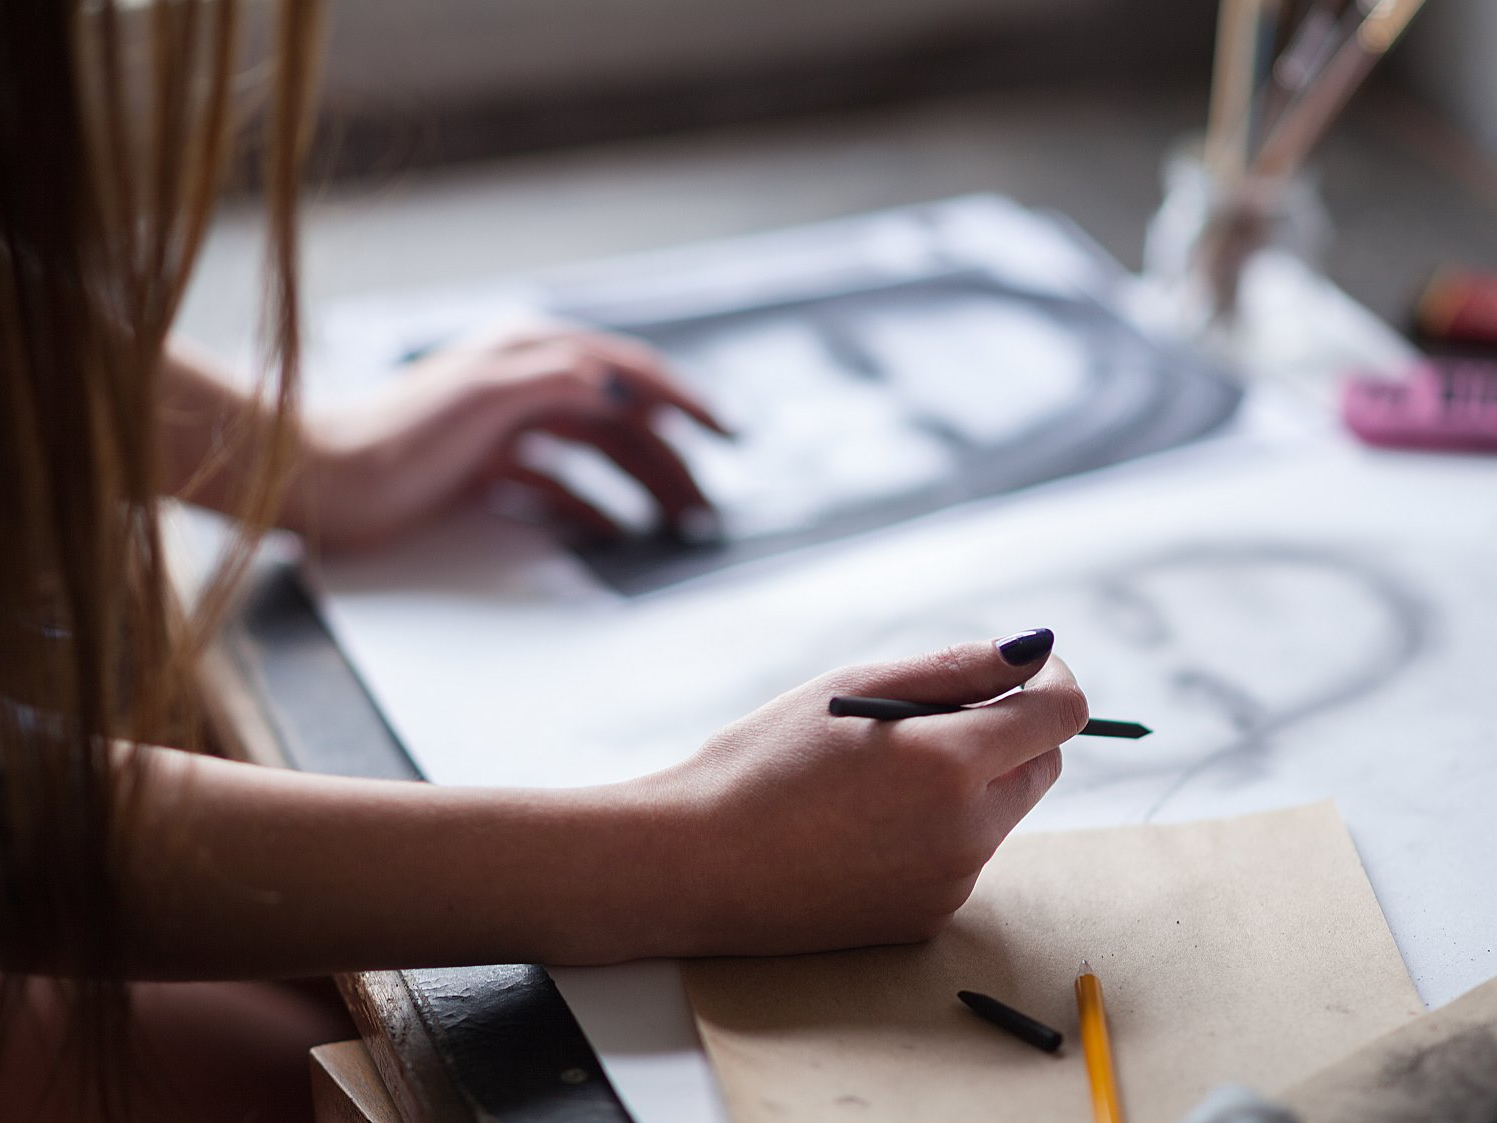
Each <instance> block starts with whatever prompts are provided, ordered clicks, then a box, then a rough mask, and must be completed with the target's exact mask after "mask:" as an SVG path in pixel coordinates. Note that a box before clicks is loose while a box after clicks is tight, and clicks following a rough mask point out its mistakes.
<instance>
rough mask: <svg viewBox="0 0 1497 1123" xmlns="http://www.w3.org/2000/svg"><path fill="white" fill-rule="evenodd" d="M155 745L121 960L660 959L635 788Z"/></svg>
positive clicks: (664, 876) (147, 969) (663, 904)
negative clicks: (356, 771) (328, 773)
mask: <svg viewBox="0 0 1497 1123" xmlns="http://www.w3.org/2000/svg"><path fill="white" fill-rule="evenodd" d="M146 751H147V752H148V753H150V754H151V762H150V767H149V770H148V775H147V780H146V783H145V786H144V788H143V789H142V795H143V798H142V800H141V803H140V806H139V818H140V822H139V824H138V826H139V828H140V829H138V830H136V831H134V832H133V834H132V838H133V842H132V848H131V851H130V860H129V864H128V866H127V869H126V873H125V876H126V885H125V899H126V900H129V901H132V902H133V903H134V904H133V908H132V919H131V933H130V937H129V939H128V940H127V946H128V949H129V959H130V967H129V970H130V973H131V974H132V975H135V976H137V977H141V978H197V979H201V978H213V977H227V978H246V977H289V976H296V975H308V974H324V973H328V972H334V971H348V970H366V969H379V968H396V967H411V966H441V965H455V964H473V963H492V962H534V961H545V962H605V961H610V960H619V959H625V958H630V957H634V956H639V955H648V954H657V953H659V952H660V951H661V950H663V949H662V948H660V947H658V946H657V945H656V933H658V932H659V931H661V930H663V929H668V928H670V927H671V926H672V921H671V920H670V918H669V917H668V916H667V915H666V912H667V911H668V906H669V901H670V898H671V892H670V890H671V888H672V882H673V877H672V870H671V866H672V859H671V854H670V851H669V849H668V848H667V847H666V846H665V845H663V843H664V842H665V840H666V839H667V838H668V837H670V836H672V835H674V836H675V837H678V838H679V837H680V834H679V831H676V832H671V831H668V830H667V829H666V824H665V822H664V812H662V811H661V810H660V809H659V808H658V807H652V806H651V805H650V803H649V802H648V801H647V800H646V799H644V798H643V793H642V792H638V791H637V790H636V789H635V788H633V787H631V786H629V785H623V786H616V787H610V788H592V789H573V790H567V791H544V790H535V791H532V790H505V791H495V790H485V789H476V788H442V787H436V786H432V785H426V784H417V783H409V782H394V781H373V780H351V779H342V778H336V777H324V776H313V775H306V774H302V773H294V772H283V771H279V770H275V769H267V768H258V767H255V766H251V765H243V764H235V763H232V762H227V761H221V760H215V759H211V758H201V757H188V756H187V755H185V754H180V753H176V752H173V751H171V750H146Z"/></svg>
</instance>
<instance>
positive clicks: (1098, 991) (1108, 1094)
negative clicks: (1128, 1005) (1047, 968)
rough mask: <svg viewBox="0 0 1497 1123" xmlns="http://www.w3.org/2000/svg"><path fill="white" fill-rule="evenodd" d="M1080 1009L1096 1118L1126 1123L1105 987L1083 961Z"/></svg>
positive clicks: (1079, 975) (1078, 985)
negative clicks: (1103, 987) (1105, 1004)
mask: <svg viewBox="0 0 1497 1123" xmlns="http://www.w3.org/2000/svg"><path fill="white" fill-rule="evenodd" d="M1076 1009H1077V1010H1078V1011H1080V1013H1081V1050H1082V1052H1083V1053H1085V1054H1086V1074H1087V1077H1088V1078H1089V1079H1090V1081H1091V1086H1092V1115H1093V1117H1094V1118H1095V1119H1096V1121H1097V1123H1123V1105H1122V1103H1121V1101H1119V1099H1118V1077H1117V1072H1116V1070H1115V1069H1114V1068H1113V1066H1112V1043H1111V1042H1110V1041H1109V1040H1108V1037H1107V1007H1105V1006H1104V1005H1102V983H1101V980H1099V979H1098V978H1097V976H1096V975H1094V974H1093V973H1092V967H1091V964H1090V963H1088V962H1087V961H1086V960H1084V959H1083V960H1082V961H1081V970H1079V971H1078V972H1076Z"/></svg>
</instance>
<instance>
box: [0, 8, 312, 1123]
mask: <svg viewBox="0 0 1497 1123" xmlns="http://www.w3.org/2000/svg"><path fill="white" fill-rule="evenodd" d="M240 8H241V5H240V3H239V2H238V0H145V2H141V0H134V2H129V3H126V2H125V0H0V910H3V914H0V956H3V964H4V968H5V976H4V980H3V982H0V1015H3V1014H9V1015H13V1014H14V1012H15V1007H16V1005H17V999H18V996H19V995H20V994H21V993H22V986H23V981H24V975H25V973H26V972H27V971H29V970H48V971H55V972H58V973H59V975H60V977H61V978H62V979H63V980H65V981H61V982H59V983H58V986H59V988H60V991H61V993H62V995H63V998H64V1001H65V1003H66V1006H67V1009H68V1010H69V1012H70V1021H69V1025H70V1032H69V1056H70V1058H71V1060H70V1067H72V1066H73V1065H81V1066H82V1067H83V1069H84V1071H82V1072H81V1073H78V1074H77V1076H75V1077H74V1079H72V1080H68V1081H67V1084H69V1085H73V1086H81V1087H82V1089H83V1093H82V1094H83V1096H84V1102H83V1103H81V1104H80V1105H79V1107H80V1109H81V1110H82V1112H83V1113H84V1114H85V1115H89V1116H99V1117H106V1118H118V1117H122V1116H123V1114H124V1110H125V1105H124V1103H123V1101H122V1098H121V1097H122V1095H123V1091H122V1090H123V1088H124V1086H125V1084H124V1080H123V1066H124V1065H125V1064H126V1063H127V1062H126V1056H125V1041H126V1029H127V1027H128V1021H129V1001H128V988H127V987H126V986H125V984H124V981H123V980H124V974H125V970H126V966H125V962H124V951H123V949H124V946H125V943H126V939H127V933H128V931H129V925H130V902H129V901H127V900H125V899H123V898H122V895H121V892H120V889H119V878H118V875H119V871H120V870H121V869H122V868H123V867H124V864H125V858H124V855H125V854H126V853H128V848H129V846H130V840H131V816H132V811H131V801H130V798H129V795H130V792H131V790H132V785H133V784H134V783H135V782H136V781H137V780H138V779H139V777H140V775H141V773H142V769H143V768H144V767H145V764H144V756H143V754H139V753H138V752H136V751H134V749H133V748H131V746H134V747H137V748H138V746H139V745H140V744H142V743H146V742H150V741H160V740H162V739H164V738H165V736H166V733H165V731H172V732H171V736H172V738H173V739H174V740H175V741H176V742H178V743H181V744H182V745H183V747H191V746H190V744H188V742H190V741H191V740H192V739H193V734H192V732H191V730H192V728H193V725H194V723H193V722H191V720H190V698H191V691H190V689H189V684H190V682H191V665H190V655H191V653H192V650H193V644H192V642H191V636H190V634H189V633H188V632H187V631H184V629H183V628H182V627H180V626H179V624H180V621H178V620H177V619H176V614H175V612H174V608H173V604H174V602H173V598H172V595H171V591H170V583H169V577H168V569H167V558H166V553H165V551H164V549H163V544H162V530H161V524H160V516H159V512H158V494H159V488H160V484H161V479H162V449H161V439H160V426H159V424H158V416H157V415H158V412H159V402H160V397H161V388H160V382H161V367H162V357H163V349H164V346H165V341H166V338H167V333H168V331H169V329H170V327H171V324H172V321H173V318H174V317H175V315H176V313H177V310H178V307H179V305H180V304H181V301H182V298H183V294H184V292H185V290H186V287H187V283H188V280H189V277H190V275H191V271H192V266H193V262H194V260H195V258H196V257H197V254H198V251H199V248H200V246H201V244H202V241H203V237H204V234H205V231H206V230H207V227H208V224H209V221H210V218H211V215H212V213H213V204H214V200H215V198H216V196H217V194H218V192H219V189H220V185H221V180H222V178H223V176H224V173H225V169H226V168H227V167H228V166H229V163H230V157H231V149H232V148H233V147H234V140H235V137H236V134H237V133H238V132H239V129H240V124H241V122H239V121H238V120H237V117H238V116H239V114H238V112H237V108H238V106H237V104H236V103H237V101H238V99H237V98H236V81H237V79H238V77H239V75H240V72H241V67H242V66H243V65H244V64H243V62H242V60H241V59H240V57H239V42H240V39H241V37H242V36H241V26H240V25H241V21H242V17H243V16H244V15H245V14H246V13H245V12H241V10H240ZM249 8H250V9H255V10H261V11H263V7H260V6H257V5H253V4H251V5H249ZM316 30H317V27H316V5H315V4H314V3H312V2H310V0H281V2H280V3H279V7H278V10H277V12H276V24H275V28H274V31H273V36H274V38H273V65H272V66H271V67H270V78H269V83H270V100H269V103H268V106H267V107H266V108H265V109H264V110H263V112H261V113H260V114H258V116H259V118H260V119H261V121H262V122H263V123H264V127H265V134H264V135H265V139H264V141H263V152H264V154H265V159H264V164H263V172H264V194H265V198H266V200H267V210H268V230H269V246H268V254H267V262H266V275H267V289H266V305H265V331H264V336H265V340H266V346H265V353H266V370H267V372H268V373H267V379H266V383H265V385H266V387H267V392H268V393H269V394H270V396H271V399H272V401H273V404H274V408H272V409H271V410H269V411H268V416H270V417H271V418H273V419H274V420H273V421H272V422H271V423H270V424H268V425H266V426H263V427H261V428H260V431H258V432H256V433H253V434H246V435H244V439H254V440H257V441H263V442H264V445H265V456H264V459H263V460H262V463H263V464H264V465H265V470H264V471H263V473H261V474H260V475H259V476H258V477H257V478H256V480H255V481H253V486H251V487H249V488H247V489H246V492H245V495H244V497H243V511H244V516H245V521H244V523H243V526H244V527H245V530H244V532H243V534H242V535H241V536H240V537H239V538H238V539H237V541H236V542H235V543H234V544H233V545H232V547H231V548H230V549H229V550H228V551H227V552H226V554H225V558H224V562H223V564H222V566H221V567H220V569H219V572H218V577H217V579H216V580H214V581H213V582H210V584H209V593H208V596H207V597H206V598H205V601H204V605H205V606H206V608H207V609H208V610H209V612H212V611H214V610H216V609H217V608H218V607H220V606H221V605H222V604H223V602H224V598H225V596H226V590H227V589H228V587H229V585H230V583H231V582H232V579H233V577H234V576H235V575H236V573H237V571H238V570H239V569H240V567H242V565H243V564H244V560H245V558H246V557H247V556H248V551H249V549H250V545H251V543H252V540H253V538H254V535H255V534H256V532H257V531H258V530H259V529H260V528H263V527H264V526H265V525H266V524H267V523H268V522H269V521H270V519H271V518H272V517H273V514H274V510H275V506H276V502H277V499H278V486H277V480H278V479H279V478H280V475H281V472H280V469H279V465H280V463H281V462H282V461H283V460H284V458H285V457H286V455H287V442H288V440H289V436H288V433H289V431H290V427H289V426H288V425H287V424H284V423H283V419H284V418H285V417H286V415H287V410H288V405H289V402H290V400H291V395H292V394H293V391H294V387H295V384H296V377H295V375H296V356H297V350H298V343H299V339H298V321H297V288H296V271H295V261H296V252H297V245H296V224H295V196H296V192H297V186H298V178H299V165H300V161H301V155H302V152H303V150H304V148H305V143H306V135H307V127H308V126H307V122H308V120H309V117H310V114H309V112H308V105H309V100H310V90H311V86H312V78H311V76H312V72H313V63H314V58H315V55H316V51H317V35H316ZM120 745H124V746H126V748H125V749H124V750H123V755H121V750H120V749H119V748H118V746H120ZM10 1020H11V1019H10V1018H8V1017H7V1018H6V1021H5V1022H0V1026H3V1025H4V1024H7V1023H8V1022H9V1021H10ZM78 1077H81V1079H78Z"/></svg>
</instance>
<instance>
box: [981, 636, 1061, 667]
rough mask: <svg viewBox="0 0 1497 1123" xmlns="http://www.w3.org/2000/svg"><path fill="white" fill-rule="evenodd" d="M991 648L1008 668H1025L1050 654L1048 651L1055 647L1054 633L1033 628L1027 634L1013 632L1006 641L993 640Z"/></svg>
mask: <svg viewBox="0 0 1497 1123" xmlns="http://www.w3.org/2000/svg"><path fill="white" fill-rule="evenodd" d="M993 646H994V647H996V648H997V649H998V654H999V655H1002V656H1003V658H1004V660H1005V661H1006V662H1007V663H1008V664H1009V665H1010V666H1014V667H1027V666H1029V664H1030V663H1038V662H1039V661H1040V660H1041V659H1043V658H1045V656H1047V655H1049V654H1050V649H1051V648H1052V647H1054V646H1055V633H1054V632H1052V631H1051V630H1050V629H1049V628H1033V629H1031V630H1030V631H1027V632H1015V633H1014V634H1013V635H1011V636H1009V637H1008V638H1007V639H1000V640H994V641H993Z"/></svg>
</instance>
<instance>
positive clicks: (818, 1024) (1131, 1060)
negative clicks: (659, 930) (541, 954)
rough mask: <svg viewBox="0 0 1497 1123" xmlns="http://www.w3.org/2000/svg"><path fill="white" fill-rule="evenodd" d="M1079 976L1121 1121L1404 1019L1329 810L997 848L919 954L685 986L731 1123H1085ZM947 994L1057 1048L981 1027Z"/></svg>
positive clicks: (708, 965) (1340, 1046)
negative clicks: (1114, 1080) (1091, 1003)
mask: <svg viewBox="0 0 1497 1123" xmlns="http://www.w3.org/2000/svg"><path fill="white" fill-rule="evenodd" d="M1082 959H1087V960H1089V962H1090V963H1091V965H1092V966H1093V967H1094V968H1095V970H1096V972H1097V975H1098V977H1099V978H1100V979H1101V980H1102V985H1103V992H1104V995H1105V997H1106V1003H1107V1014H1108V1024H1109V1026H1110V1028H1111V1031H1112V1043H1113V1051H1114V1056H1115V1060H1116V1065H1117V1071H1118V1081H1119V1086H1120V1093H1121V1096H1122V1100H1123V1103H1124V1105H1125V1108H1126V1111H1127V1113H1128V1115H1129V1117H1130V1118H1134V1119H1143V1120H1178V1119H1181V1118H1183V1117H1184V1116H1185V1114H1186V1112H1187V1111H1189V1109H1190V1108H1191V1107H1192V1106H1193V1105H1194V1104H1195V1103H1196V1102H1197V1101H1198V1100H1200V1099H1201V1097H1202V1096H1204V1095H1205V1094H1206V1093H1207V1092H1208V1091H1209V1090H1210V1089H1211V1088H1213V1087H1214V1086H1216V1085H1217V1084H1221V1083H1226V1082H1234V1083H1246V1084H1248V1085H1250V1086H1254V1087H1260V1088H1273V1087H1277V1086H1280V1085H1283V1084H1285V1083H1287V1082H1292V1081H1294V1080H1297V1079H1300V1078H1302V1077H1304V1076H1306V1075H1308V1074H1310V1073H1312V1072H1314V1071H1315V1070H1316V1069H1317V1068H1319V1067H1321V1066H1322V1065H1325V1064H1327V1063H1329V1062H1331V1061H1334V1060H1338V1059H1340V1058H1341V1057H1343V1056H1345V1055H1346V1054H1347V1053H1348V1052H1350V1051H1351V1050H1353V1049H1355V1048H1357V1047H1358V1046H1359V1045H1361V1044H1363V1043H1365V1042H1367V1041H1370V1040H1372V1039H1374V1038H1375V1037H1377V1036H1378V1035H1380V1034H1382V1033H1384V1032H1386V1031H1388V1030H1391V1029H1393V1028H1395V1027H1397V1026H1400V1025H1402V1024H1404V1023H1405V1022H1407V1021H1408V1020H1409V1019H1411V1018H1413V1017H1414V1016H1415V1015H1416V1014H1417V1013H1419V1012H1421V1011H1422V1009H1423V1007H1422V1005H1421V1003H1420V1002H1419V998H1418V995H1417V994H1416V993H1415V992H1414V988H1413V986H1412V984H1411V983H1410V982H1409V978H1408V974H1407V972H1406V971H1405V970H1404V966H1403V963H1402V961H1401V960H1400V959H1399V956H1398V949H1397V948H1396V947H1395V946H1394V944H1393V940H1392V937H1391V936H1390V935H1389V933H1388V929H1387V926H1386V925H1385V924H1384V923H1383V917H1382V914H1381V913H1380V912H1379V911H1378V906H1377V901H1376V899H1375V898H1374V897H1373V895H1372V890H1371V888H1370V887H1369V886H1368V884H1367V879H1366V877H1365V876H1364V874H1363V872H1362V868H1361V865H1360V863H1359V862H1358V860H1357V855H1356V851H1355V850H1354V849H1353V847H1352V845H1351V841H1350V839H1349V838H1348V837H1347V834H1346V831H1345V829H1344V827H1343V826H1342V824H1341V822H1340V819H1339V817H1338V816H1337V814H1336V812H1335V809H1334V807H1332V806H1331V805H1329V804H1319V805H1315V806H1310V807H1304V808H1298V809H1293V810H1287V811H1276V812H1267V813H1263V814H1258V815H1251V816H1245V817H1240V818H1235V819H1228V820H1218V821H1210V822H1202V823H1189V824H1180V825H1170V826H1133V827H1114V828H1111V829H1106V830H1094V831H1064V832H1059V833H1053V834H1031V835H1027V836H1024V837H1019V838H1014V839H1012V840H1010V841H1009V842H1008V843H1006V844H1005V845H1004V846H1003V848H1002V849H1001V850H1000V851H999V854H998V856H997V857H995V858H994V860H993V861H992V862H991V863H989V865H988V867H987V869H986V870H984V872H983V874H982V877H981V878H980V879H979V880H978V883H977V887H976V889H975V890H974V891H973V894H972V897H971V899H970V900H969V901H968V902H967V904H966V905H965V906H964V907H963V908H962V909H961V910H960V911H959V912H958V913H957V915H956V917H955V919H954V920H953V921H952V923H951V925H950V926H949V927H948V928H947V929H946V930H945V931H944V932H942V933H941V934H940V935H939V936H937V937H936V938H935V939H934V940H932V941H930V942H929V943H928V944H923V945H918V946H911V947H886V948H867V949H862V950H855V951H843V952H831V953H825V954H819V955H803V956H789V957H781V958H769V959H725V960H700V961H697V962H694V963H691V964H688V965H687V967H686V982H687V989H688V991H689V992H690V994H691V999H692V1004H693V1005H694V1006H695V1008H696V1011H697V1015H698V1019H699V1021H700V1024H701V1027H702V1034H703V1037H704V1039H705V1041H706V1043H707V1049H708V1052H709V1054H710V1055H711V1058H712V1061H713V1065H714V1067H715V1069H716V1071H717V1074H718V1079H719V1080H720V1082H721V1083H722V1085H723V1089H724V1094H725V1096H726V1098H727V1103H728V1107H729V1111H730V1114H731V1116H732V1118H733V1120H734V1121H735V1123H770V1121H774V1123H794V1121H797V1120H805V1121H812V1120H827V1119H840V1118H856V1119H859V1120H866V1121H868V1123H883V1121H887V1123H907V1121H908V1120H912V1119H985V1120H992V1121H993V1123H1006V1121H1013V1123H1046V1121H1049V1120H1053V1121H1055V1123H1068V1121H1072V1120H1077V1119H1086V1118H1089V1117H1090V1112H1091V1105H1090V1099H1089V1095H1088V1085H1087V1075H1086V1062H1085V1059H1084V1057H1083V1054H1082V1050H1081V1048H1080V1038H1079V1034H1078V1023H1077V1013H1076V999H1075V997H1074V990H1073V985H1072V984H1073V981H1074V979H1075V977H1076V969H1077V966H1078V964H1079V963H1080V962H1081V960H1082ZM959 990H976V991H979V992H982V993H985V994H990V995H992V996H994V997H996V998H999V999H1000V1000H1002V1001H1004V1002H1007V1003H1009V1004H1010V1005H1012V1006H1014V1007H1016V1008H1017V1009H1019V1010H1022V1011H1024V1012H1025V1013H1026V1014H1029V1015H1030V1016H1031V1017H1034V1018H1037V1019H1039V1020H1040V1021H1042V1022H1044V1023H1045V1024H1047V1025H1050V1026H1053V1027H1055V1028H1056V1029H1059V1030H1060V1031H1061V1032H1062V1033H1063V1034H1065V1035H1066V1041H1067V1043H1066V1045H1064V1046H1063V1047H1062V1049H1061V1051H1060V1053H1059V1054H1057V1055H1055V1056H1049V1055H1046V1054H1043V1053H1041V1052H1039V1051H1038V1050H1036V1049H1034V1048H1033V1047H1032V1046H1030V1045H1027V1044H1024V1043H1022V1042H1020V1041H1018V1040H1017V1039H1015V1038H1012V1037H1009V1036H1007V1035H1005V1034H1002V1033H1000V1032H998V1031H997V1030H996V1029H995V1028H994V1027H992V1026H990V1025H988V1024H987V1023H986V1022H982V1021H980V1020H978V1019H977V1018H976V1017H975V1016H973V1015H972V1014H971V1013H970V1012H969V1011H968V1010H967V1009H966V1007H964V1006H962V1005H960V1004H959V1003H958V1002H957V1001H956V997H955V996H956V993H957V991H959Z"/></svg>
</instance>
